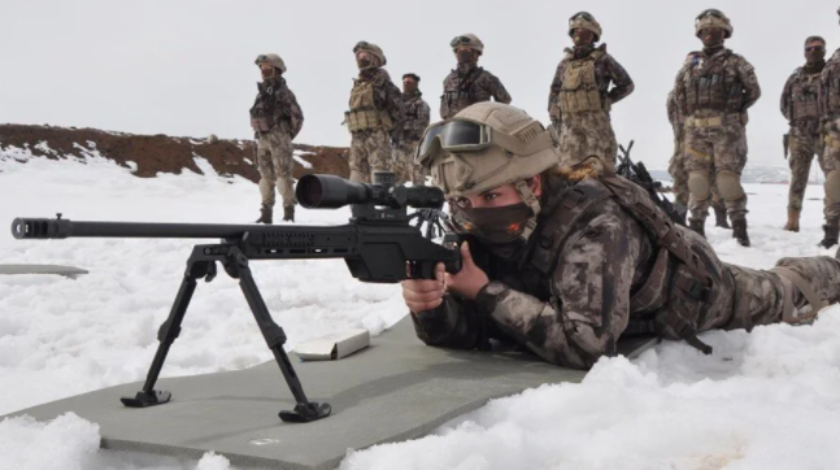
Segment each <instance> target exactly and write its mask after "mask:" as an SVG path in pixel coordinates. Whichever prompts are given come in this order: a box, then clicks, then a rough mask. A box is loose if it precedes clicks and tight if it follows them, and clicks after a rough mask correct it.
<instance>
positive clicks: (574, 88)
mask: <svg viewBox="0 0 840 470" xmlns="http://www.w3.org/2000/svg"><path fill="white" fill-rule="evenodd" d="M601 55H602V54H598V55H596V54H595V53H593V54H592V55H591V56H590V57H588V58H586V59H583V60H572V61H569V63H568V65H567V66H566V71H565V74H564V76H563V84H562V87H561V88H560V93H559V97H558V101H559V105H560V111H561V112H562V113H563V114H577V113H585V112H589V111H608V109H607V108H608V106H607V104H606V100H604V99H603V97H602V96H601V91H600V90H599V89H598V83H597V81H596V80H595V60H597V58H598V57H601Z"/></svg>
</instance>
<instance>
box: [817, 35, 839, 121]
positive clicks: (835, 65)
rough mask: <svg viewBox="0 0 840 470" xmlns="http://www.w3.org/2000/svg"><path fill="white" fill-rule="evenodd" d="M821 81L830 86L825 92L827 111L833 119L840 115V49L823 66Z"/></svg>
mask: <svg viewBox="0 0 840 470" xmlns="http://www.w3.org/2000/svg"><path fill="white" fill-rule="evenodd" d="M821 81H822V82H823V83H824V84H825V85H826V86H827V87H828V90H827V91H826V92H825V93H826V95H827V96H826V98H827V101H826V107H827V109H826V111H828V113H829V114H830V115H831V117H832V119H833V118H836V117H837V116H838V115H840V49H838V50H837V51H836V52H835V53H834V55H833V56H832V57H831V60H829V61H828V63H826V65H825V68H823V71H822V79H821ZM824 96H825V95H824Z"/></svg>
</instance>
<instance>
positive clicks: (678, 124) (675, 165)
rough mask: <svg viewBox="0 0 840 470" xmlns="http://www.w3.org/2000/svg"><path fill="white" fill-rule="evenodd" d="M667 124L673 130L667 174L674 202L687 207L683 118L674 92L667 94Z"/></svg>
mask: <svg viewBox="0 0 840 470" xmlns="http://www.w3.org/2000/svg"><path fill="white" fill-rule="evenodd" d="M667 108H668V122H670V123H671V128H672V129H673V130H674V153H673V155H671V160H670V161H669V162H668V173H669V174H670V175H671V179H673V180H674V200H675V201H676V203H677V204H680V205H682V206H683V207H688V196H689V194H688V172H687V171H685V163H684V160H685V152H684V151H683V139H684V136H683V134H684V131H683V118H682V116H680V114H679V109H678V108H677V103H676V101H674V92H673V91H672V92H670V93H668V102H667Z"/></svg>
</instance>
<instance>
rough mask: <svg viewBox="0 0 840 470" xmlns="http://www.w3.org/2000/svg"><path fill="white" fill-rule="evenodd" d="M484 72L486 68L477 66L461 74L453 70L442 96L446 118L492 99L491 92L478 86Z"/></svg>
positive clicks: (443, 112)
mask: <svg viewBox="0 0 840 470" xmlns="http://www.w3.org/2000/svg"><path fill="white" fill-rule="evenodd" d="M483 73H484V69H483V68H481V67H476V68H475V69H473V70H471V71H470V72H468V73H467V74H466V75H464V76H461V75H460V74H458V72H457V71H453V72H452V73H451V74H450V75H449V77H448V78H447V80H446V83H444V87H443V96H442V97H441V109H442V113H441V114H442V116H445V118H446V119H448V118H451V117H452V116H454V115H456V114H458V112H460V111H461V110H462V109H464V108H466V107H468V106H470V105H472V104H475V103H479V102H482V101H490V98H492V96H490V93H489V92H488V91H487V90H484V89H483V88H481V87H479V86H477V82H478V79H479V78H480V77H481V75H482V74H483Z"/></svg>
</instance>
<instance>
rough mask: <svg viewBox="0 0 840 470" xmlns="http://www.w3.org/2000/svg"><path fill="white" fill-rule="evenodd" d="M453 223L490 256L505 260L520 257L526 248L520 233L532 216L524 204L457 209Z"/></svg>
mask: <svg viewBox="0 0 840 470" xmlns="http://www.w3.org/2000/svg"><path fill="white" fill-rule="evenodd" d="M457 211H458V212H460V213H461V214H462V215H461V216H458V215H456V216H455V222H456V223H457V224H458V225H460V226H461V228H462V229H463V230H464V231H465V232H467V233H469V234H471V235H473V236H474V237H475V238H476V239H477V240H478V241H480V242H481V243H482V244H483V245H485V246H486V247H487V248H488V249H489V250H490V251H491V252H492V253H493V254H495V255H496V256H499V257H501V258H504V259H511V258H513V257H516V256H517V255H519V254H520V253H521V251H522V249H523V248H524V247H525V240H524V239H523V238H522V232H523V231H524V230H525V224H527V223H528V219H530V218H531V217H532V216H533V215H534V212H533V211H532V210H531V208H530V207H528V205H527V204H525V203H524V202H520V203H519V204H513V205H509V206H503V207H493V208H481V209H457Z"/></svg>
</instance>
